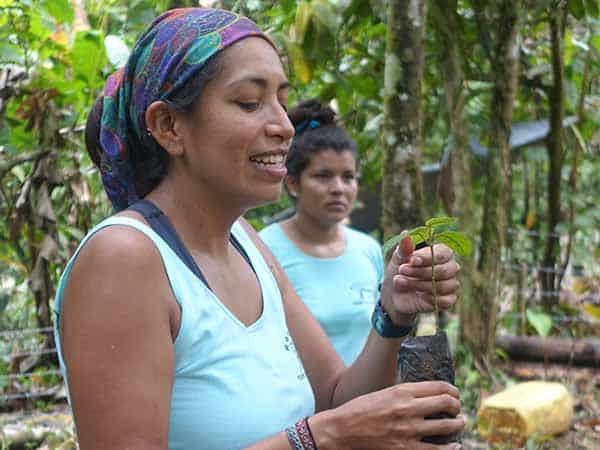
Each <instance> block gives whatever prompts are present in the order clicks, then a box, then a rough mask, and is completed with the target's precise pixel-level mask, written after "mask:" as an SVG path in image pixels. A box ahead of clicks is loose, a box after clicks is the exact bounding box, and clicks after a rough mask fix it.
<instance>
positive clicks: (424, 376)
mask: <svg viewBox="0 0 600 450" xmlns="http://www.w3.org/2000/svg"><path fill="white" fill-rule="evenodd" d="M398 369H399V381H400V382H401V383H414V382H418V381H446V382H448V383H451V384H454V360H453V358H452V354H451V352H450V345H449V343H448V336H447V335H446V333H445V332H443V331H438V332H437V333H436V334H434V335H432V336H416V337H412V338H408V339H406V340H405V341H404V342H403V343H402V346H401V347H400V353H399V355H398ZM443 418H452V416H450V415H449V414H437V415H435V416H431V417H427V419H443ZM422 440H423V442H428V443H431V444H447V443H450V442H460V434H451V435H445V436H426V437H424V438H423V439H422Z"/></svg>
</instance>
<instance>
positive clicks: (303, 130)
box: [285, 99, 359, 179]
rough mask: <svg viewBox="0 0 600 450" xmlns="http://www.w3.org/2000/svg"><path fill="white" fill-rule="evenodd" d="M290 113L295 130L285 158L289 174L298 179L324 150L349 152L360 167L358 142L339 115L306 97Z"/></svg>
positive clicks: (317, 101) (315, 100)
mask: <svg viewBox="0 0 600 450" xmlns="http://www.w3.org/2000/svg"><path fill="white" fill-rule="evenodd" d="M288 116H289V117H290V120H291V121H292V124H293V125H294V128H295V129H296V135H295V136H294V139H293V141H292V145H291V147H290V152H289V154H288V158H287V161H286V164H285V165H286V167H287V170H288V175H289V176H291V177H292V178H295V179H298V178H299V177H300V175H301V174H302V172H303V171H304V169H306V167H307V166H308V163H309V162H310V159H311V157H312V156H313V155H315V154H317V153H320V152H322V151H324V150H334V151H335V152H337V153H341V152H345V151H349V152H350V153H352V156H354V159H355V161H356V166H357V167H358V164H359V163H358V151H357V147H356V142H354V140H353V139H352V138H351V137H350V135H349V134H348V132H347V131H346V129H345V128H344V127H343V126H342V125H341V124H339V123H337V120H336V114H335V112H334V111H333V109H331V108H330V107H329V106H327V105H323V104H322V103H321V102H320V101H319V100H317V99H311V100H305V101H302V102H300V103H298V104H297V105H296V106H295V107H294V108H292V109H291V110H290V111H289V113H288Z"/></svg>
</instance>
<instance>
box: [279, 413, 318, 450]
mask: <svg viewBox="0 0 600 450" xmlns="http://www.w3.org/2000/svg"><path fill="white" fill-rule="evenodd" d="M285 432H286V434H287V438H288V442H289V443H290V446H291V447H292V450H317V444H315V439H314V438H313V435H312V431H311V430H310V427H309V425H308V417H305V418H304V419H301V420H299V421H298V422H296V424H295V425H294V426H291V427H289V428H287V429H286V430H285Z"/></svg>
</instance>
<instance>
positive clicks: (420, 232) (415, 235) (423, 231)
mask: <svg viewBox="0 0 600 450" xmlns="http://www.w3.org/2000/svg"><path fill="white" fill-rule="evenodd" d="M409 234H410V237H411V238H412V241H413V244H415V245H419V244H420V243H421V242H427V241H428V239H429V228H427V227H417V228H413V229H412V230H410V231H409Z"/></svg>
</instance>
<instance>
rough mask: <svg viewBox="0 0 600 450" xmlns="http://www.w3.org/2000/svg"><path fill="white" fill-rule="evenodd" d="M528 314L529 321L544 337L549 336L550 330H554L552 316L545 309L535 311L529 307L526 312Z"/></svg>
mask: <svg viewBox="0 0 600 450" xmlns="http://www.w3.org/2000/svg"><path fill="white" fill-rule="evenodd" d="M525 314H526V315H527V321H528V322H529V323H530V325H531V326H532V327H533V328H535V331H536V332H537V334H539V335H540V336H542V337H548V335H549V334H550V330H552V326H553V325H554V324H553V323H552V317H550V316H549V315H548V314H546V313H545V312H543V311H535V310H533V309H527V311H526V312H525Z"/></svg>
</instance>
